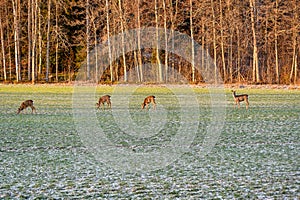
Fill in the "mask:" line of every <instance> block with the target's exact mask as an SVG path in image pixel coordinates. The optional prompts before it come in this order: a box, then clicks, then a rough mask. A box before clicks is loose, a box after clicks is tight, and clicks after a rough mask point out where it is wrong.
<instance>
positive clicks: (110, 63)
mask: <svg viewBox="0 0 300 200" xmlns="http://www.w3.org/2000/svg"><path fill="white" fill-rule="evenodd" d="M105 7H106V31H107V45H108V56H109V66H110V81H111V82H113V80H114V79H113V67H112V55H111V41H110V31H109V3H108V0H106V1H105Z"/></svg>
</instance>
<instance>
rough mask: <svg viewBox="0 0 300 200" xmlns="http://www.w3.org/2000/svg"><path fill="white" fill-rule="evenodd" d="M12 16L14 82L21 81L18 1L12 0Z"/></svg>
mask: <svg viewBox="0 0 300 200" xmlns="http://www.w3.org/2000/svg"><path fill="white" fill-rule="evenodd" d="M12 5H13V16H14V45H15V66H16V81H17V82H19V80H21V75H20V68H21V66H20V64H21V63H20V40H19V21H18V7H19V6H20V5H19V2H18V0H12Z"/></svg>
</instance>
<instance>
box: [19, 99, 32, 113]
mask: <svg viewBox="0 0 300 200" xmlns="http://www.w3.org/2000/svg"><path fill="white" fill-rule="evenodd" d="M27 107H30V108H31V113H33V111H34V112H36V111H35V107H34V106H33V101H32V100H26V101H24V102H22V103H21V105H20V108H19V109H18V112H17V114H19V113H20V112H21V111H22V110H24V109H26V108H27Z"/></svg>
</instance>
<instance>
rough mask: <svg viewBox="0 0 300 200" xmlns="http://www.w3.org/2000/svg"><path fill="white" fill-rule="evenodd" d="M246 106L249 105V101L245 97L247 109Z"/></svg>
mask: <svg viewBox="0 0 300 200" xmlns="http://www.w3.org/2000/svg"><path fill="white" fill-rule="evenodd" d="M248 107H249V101H248V99H246V109H248Z"/></svg>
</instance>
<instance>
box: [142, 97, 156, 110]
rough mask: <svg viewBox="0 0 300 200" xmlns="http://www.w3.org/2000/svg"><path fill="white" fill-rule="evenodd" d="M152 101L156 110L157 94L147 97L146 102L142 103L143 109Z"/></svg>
mask: <svg viewBox="0 0 300 200" xmlns="http://www.w3.org/2000/svg"><path fill="white" fill-rule="evenodd" d="M150 103H152V104H153V109H154V110H155V109H156V103H155V96H148V97H146V98H145V100H144V103H142V109H144V108H145V107H146V108H147V107H148V105H149V104H150Z"/></svg>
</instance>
